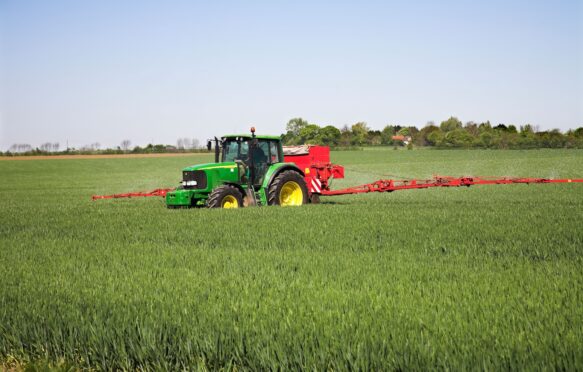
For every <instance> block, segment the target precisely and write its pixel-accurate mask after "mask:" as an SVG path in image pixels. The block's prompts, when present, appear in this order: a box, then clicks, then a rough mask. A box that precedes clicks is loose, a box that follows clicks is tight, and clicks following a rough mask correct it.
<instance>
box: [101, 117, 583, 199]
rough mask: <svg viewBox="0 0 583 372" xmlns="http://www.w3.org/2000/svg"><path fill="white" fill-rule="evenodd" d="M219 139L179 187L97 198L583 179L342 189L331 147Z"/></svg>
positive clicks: (304, 194) (361, 188)
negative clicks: (211, 155) (336, 183)
mask: <svg viewBox="0 0 583 372" xmlns="http://www.w3.org/2000/svg"><path fill="white" fill-rule="evenodd" d="M213 142H214V150H215V162H214V163H208V164H198V165H193V166H190V167H187V168H184V169H183V170H182V181H181V183H180V186H179V187H177V188H160V189H155V190H152V191H148V192H130V193H124V194H113V195H94V196H93V197H92V199H93V200H97V199H114V198H131V197H149V196H161V197H165V198H166V205H167V206H168V208H179V207H204V206H206V207H209V208H239V207H243V206H251V205H280V206H298V205H303V204H306V203H318V202H319V201H320V196H334V195H347V194H363V193H370V192H392V191H397V190H411V189H426V188H430V187H460V186H466V187H469V186H472V185H507V184H531V183H535V184H541V183H571V182H583V179H550V178H515V177H449V176H435V177H433V178H432V179H428V180H416V179H411V180H393V179H381V180H378V181H375V182H372V183H368V184H363V185H358V186H353V187H348V188H345V189H340V190H332V189H331V188H330V186H331V182H332V180H333V179H341V178H344V167H343V166H341V165H337V164H332V163H331V162H330V148H329V147H327V146H310V145H304V146H282V143H281V138H280V137H279V136H265V135H259V136H257V135H255V128H251V134H240V135H226V136H224V137H222V138H221V139H218V138H216V137H215V138H214V140H209V141H208V143H207V147H208V149H209V151H210V150H211V149H212V145H213Z"/></svg>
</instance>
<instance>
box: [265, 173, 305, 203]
mask: <svg viewBox="0 0 583 372" xmlns="http://www.w3.org/2000/svg"><path fill="white" fill-rule="evenodd" d="M288 182H295V183H296V184H297V185H299V187H300V189H301V191H302V198H301V199H302V200H301V204H294V205H303V204H307V203H308V187H307V186H306V181H305V180H304V177H303V176H302V175H301V174H299V173H298V172H296V171H293V170H286V171H283V172H281V173H280V174H278V175H277V177H275V179H274V180H273V181H272V182H271V185H269V197H268V204H269V205H281V203H280V200H281V199H280V196H281V190H282V188H283V186H284V185H286V184H288Z"/></svg>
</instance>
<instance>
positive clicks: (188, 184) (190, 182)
mask: <svg viewBox="0 0 583 372" xmlns="http://www.w3.org/2000/svg"><path fill="white" fill-rule="evenodd" d="M196 185H197V183H196V181H182V186H196Z"/></svg>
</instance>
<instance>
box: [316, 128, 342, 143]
mask: <svg viewBox="0 0 583 372" xmlns="http://www.w3.org/2000/svg"><path fill="white" fill-rule="evenodd" d="M340 136H341V133H340V130H339V129H338V128H336V127H333V126H332V125H327V126H325V127H324V128H322V129H320V138H321V140H322V144H323V145H327V146H336V145H338V143H339V142H340Z"/></svg>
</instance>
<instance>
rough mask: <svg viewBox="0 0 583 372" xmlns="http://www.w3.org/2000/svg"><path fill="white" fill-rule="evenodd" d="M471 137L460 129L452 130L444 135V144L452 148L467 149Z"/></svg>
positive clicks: (470, 142)
mask: <svg viewBox="0 0 583 372" xmlns="http://www.w3.org/2000/svg"><path fill="white" fill-rule="evenodd" d="M472 142H473V137H472V135H471V134H469V133H468V132H467V131H466V130H464V129H462V128H458V129H454V130H452V131H450V132H447V133H446V134H445V143H446V144H448V145H450V146H453V147H469V146H470V145H471V144H472Z"/></svg>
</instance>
